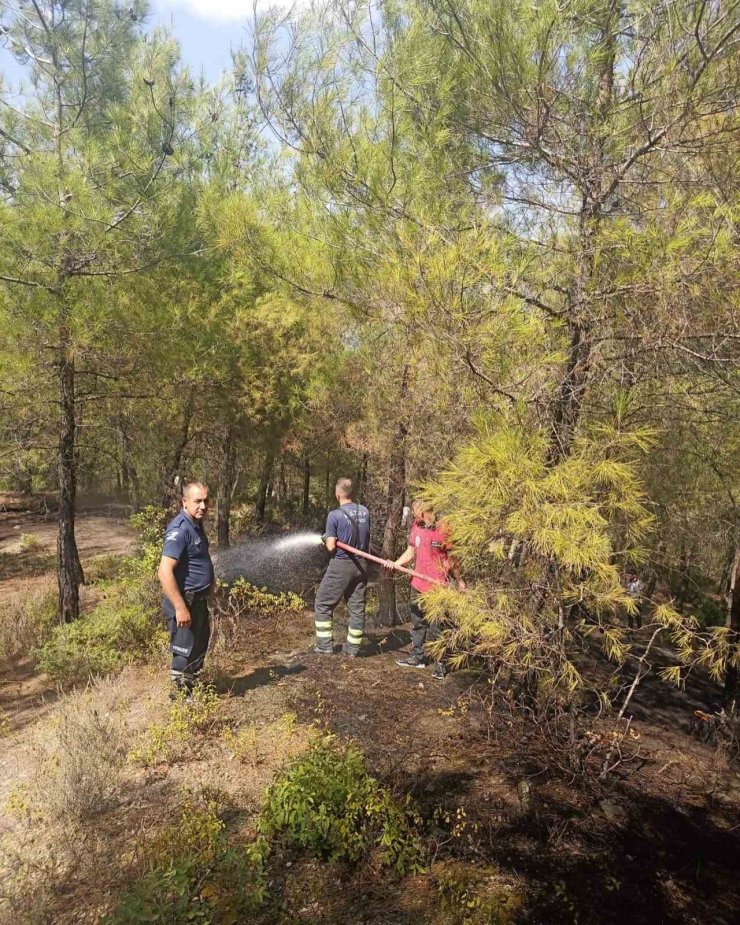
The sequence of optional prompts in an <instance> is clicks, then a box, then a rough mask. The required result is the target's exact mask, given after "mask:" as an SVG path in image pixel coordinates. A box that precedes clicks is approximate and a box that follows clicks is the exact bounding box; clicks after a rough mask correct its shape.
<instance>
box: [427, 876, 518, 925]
mask: <svg viewBox="0 0 740 925" xmlns="http://www.w3.org/2000/svg"><path fill="white" fill-rule="evenodd" d="M432 875H433V877H434V880H435V881H436V884H437V889H438V891H439V898H440V905H441V910H442V913H443V915H444V921H445V922H448V923H449V925H511V922H512V921H513V918H514V917H515V916H516V914H517V912H518V911H519V909H520V908H521V905H522V900H521V897H520V896H518V895H517V894H515V893H512V892H511V891H510V890H509V889H506V888H502V886H501V885H500V883H499V882H498V881H499V880H500V875H499V873H498V871H496V869H495V868H488V869H480V868H478V867H475V866H473V865H471V864H463V863H460V862H453V861H448V862H445V863H437V864H435V865H434V867H433V869H432Z"/></svg>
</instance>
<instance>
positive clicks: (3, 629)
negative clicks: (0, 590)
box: [0, 582, 57, 663]
mask: <svg viewBox="0 0 740 925" xmlns="http://www.w3.org/2000/svg"><path fill="white" fill-rule="evenodd" d="M56 614H57V596H56V590H55V587H54V586H52V584H51V582H49V583H48V584H47V583H44V584H42V585H39V586H33V585H30V586H29V588H28V589H27V590H26V591H24V592H23V593H16V594H13V595H11V596H9V597H7V598H6V599H5V600H4V601H3V603H2V607H0V663H2V662H4V661H15V660H17V659H20V658H25V657H26V656H28V655H30V654H31V653H32V652H33V651H34V649H36V648H38V646H40V645H41V644H42V643H43V642H45V641H46V640H47V639H48V638H49V637H50V635H51V632H52V630H53V629H54V627H55V626H56V624H57V616H56Z"/></svg>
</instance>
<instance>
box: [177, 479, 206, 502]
mask: <svg viewBox="0 0 740 925" xmlns="http://www.w3.org/2000/svg"><path fill="white" fill-rule="evenodd" d="M191 488H202V489H205V490H206V491H210V489H209V488H208V485H206V483H205V482H201V480H200V479H192V480H191V481H189V482H185V484H184V485H183V486H182V496H183V498H187V496H188V492H189V491H190V489H191Z"/></svg>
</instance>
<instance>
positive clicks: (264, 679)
mask: <svg viewBox="0 0 740 925" xmlns="http://www.w3.org/2000/svg"><path fill="white" fill-rule="evenodd" d="M305 670H306V666H305V665H300V664H299V665H263V666H262V667H260V668H255V670H254V671H251V672H250V673H249V674H245V675H242V676H241V677H236V678H235V677H229V676H225V677H221V678H218V679H217V680H216V682H215V684H214V686H215V688H216V690H217V691H218V693H219V694H231V695H232V696H233V697H243V696H244V695H245V694H247V693H249V691H254V690H257V688H258V687H265V686H266V685H268V684H275V683H277V682H278V681H280V680H281V679H282V678H286V677H289V676H291V675H297V674H301V673H302V672H304V671H305Z"/></svg>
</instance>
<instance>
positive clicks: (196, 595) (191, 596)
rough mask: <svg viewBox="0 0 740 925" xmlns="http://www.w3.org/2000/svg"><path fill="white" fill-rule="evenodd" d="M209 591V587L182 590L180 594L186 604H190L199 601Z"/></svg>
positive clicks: (206, 595)
mask: <svg viewBox="0 0 740 925" xmlns="http://www.w3.org/2000/svg"><path fill="white" fill-rule="evenodd" d="M209 591H210V587H208V588H201V590H200V591H185V592H183V595H182V596H183V597H184V598H185V600H186V601H187V603H188V604H192V603H193V601H200V600H203V598H205V597H208V592H209Z"/></svg>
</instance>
